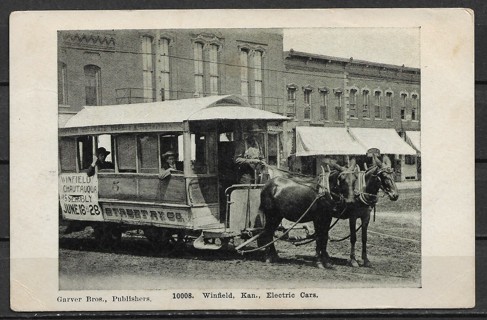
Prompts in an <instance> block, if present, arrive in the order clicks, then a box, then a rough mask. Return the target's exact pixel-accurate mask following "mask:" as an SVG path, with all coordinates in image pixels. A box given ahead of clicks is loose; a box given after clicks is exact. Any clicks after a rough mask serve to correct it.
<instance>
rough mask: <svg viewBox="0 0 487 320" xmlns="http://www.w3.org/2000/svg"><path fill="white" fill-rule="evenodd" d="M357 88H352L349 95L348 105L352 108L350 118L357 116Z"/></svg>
mask: <svg viewBox="0 0 487 320" xmlns="http://www.w3.org/2000/svg"><path fill="white" fill-rule="evenodd" d="M357 91H358V90H357V88H350V93H349V97H348V105H349V110H350V118H352V119H355V118H357Z"/></svg>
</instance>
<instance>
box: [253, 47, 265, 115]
mask: <svg viewBox="0 0 487 320" xmlns="http://www.w3.org/2000/svg"><path fill="white" fill-rule="evenodd" d="M263 57H264V52H262V51H259V50H256V51H255V52H254V105H255V107H256V108H257V109H262V108H263V102H264V101H263V96H262V93H263V77H262V72H263V66H264V64H263Z"/></svg>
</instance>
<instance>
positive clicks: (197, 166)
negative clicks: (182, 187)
mask: <svg viewBox="0 0 487 320" xmlns="http://www.w3.org/2000/svg"><path fill="white" fill-rule="evenodd" d="M206 144H207V139H206V135H205V134H201V133H196V134H195V133H193V134H191V167H192V169H193V172H194V173H197V174H198V173H199V174H201V173H207V171H208V167H207V161H206Z"/></svg>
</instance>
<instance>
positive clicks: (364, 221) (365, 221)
mask: <svg viewBox="0 0 487 320" xmlns="http://www.w3.org/2000/svg"><path fill="white" fill-rule="evenodd" d="M361 220H362V260H363V261H364V267H368V268H370V267H372V264H371V263H370V261H369V259H368V258H367V228H368V227H369V221H370V214H368V215H366V216H365V217H362V219H361Z"/></svg>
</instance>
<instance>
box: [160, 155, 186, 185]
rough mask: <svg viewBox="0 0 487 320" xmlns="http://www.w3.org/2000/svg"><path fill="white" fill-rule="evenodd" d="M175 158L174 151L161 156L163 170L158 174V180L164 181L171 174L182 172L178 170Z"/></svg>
mask: <svg viewBox="0 0 487 320" xmlns="http://www.w3.org/2000/svg"><path fill="white" fill-rule="evenodd" d="M176 158H177V154H176V152H174V151H167V152H166V153H164V154H163V155H162V160H163V162H162V169H164V171H162V172H161V173H160V174H159V179H164V178H166V177H168V176H170V175H171V172H176V171H182V170H180V168H178V165H177V163H176ZM181 169H182V168H181Z"/></svg>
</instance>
